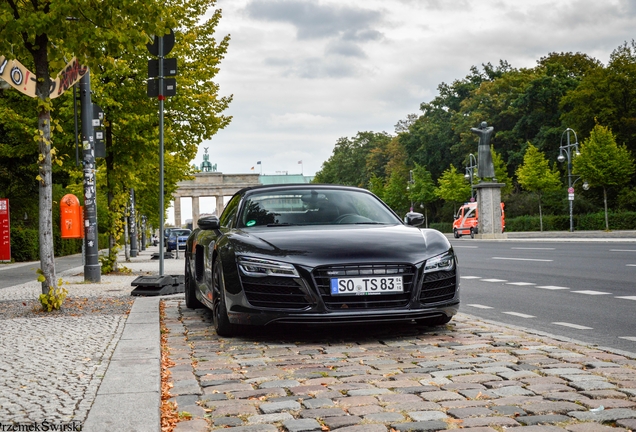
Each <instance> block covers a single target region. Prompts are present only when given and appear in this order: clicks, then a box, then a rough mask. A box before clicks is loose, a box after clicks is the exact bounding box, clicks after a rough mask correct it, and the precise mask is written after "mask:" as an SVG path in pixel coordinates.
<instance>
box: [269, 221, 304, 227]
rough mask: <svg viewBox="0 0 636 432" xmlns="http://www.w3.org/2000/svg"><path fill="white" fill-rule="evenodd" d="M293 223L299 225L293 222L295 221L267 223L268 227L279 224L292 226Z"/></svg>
mask: <svg viewBox="0 0 636 432" xmlns="http://www.w3.org/2000/svg"><path fill="white" fill-rule="evenodd" d="M292 225H297V224H293V223H289V222H280V223H270V224H267V226H268V227H277V226H292Z"/></svg>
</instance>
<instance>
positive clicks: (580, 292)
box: [572, 290, 611, 295]
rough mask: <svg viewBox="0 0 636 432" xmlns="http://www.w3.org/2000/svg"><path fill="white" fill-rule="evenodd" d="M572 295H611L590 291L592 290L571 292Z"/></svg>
mask: <svg viewBox="0 0 636 432" xmlns="http://www.w3.org/2000/svg"><path fill="white" fill-rule="evenodd" d="M572 292H573V293H577V294H587V295H606V294H611V293H608V292H603V291H592V290H583V291H572Z"/></svg>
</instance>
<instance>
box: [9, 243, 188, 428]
mask: <svg viewBox="0 0 636 432" xmlns="http://www.w3.org/2000/svg"><path fill="white" fill-rule="evenodd" d="M154 250H156V249H153V250H147V251H145V252H143V253H140V254H139V256H138V257H137V258H133V259H132V262H130V263H126V262H124V258H123V256H121V257H120V263H121V264H122V265H123V266H124V267H128V268H129V269H130V270H131V271H132V273H131V274H126V275H122V274H119V275H102V276H101V282H100V283H86V282H85V281H84V276H83V273H82V271H83V267H79V268H76V269H73V270H68V271H66V272H62V273H60V274H58V277H61V278H62V280H63V281H64V284H63V287H64V288H66V289H67V290H68V292H69V294H68V298H67V302H68V299H71V298H75V299H80V298H95V297H99V298H101V299H107V298H116V299H126V300H131V299H132V298H131V296H130V292H131V291H132V289H133V287H132V286H131V285H130V283H131V282H132V281H133V280H134V279H135V278H136V277H137V276H138V275H142V274H157V273H158V272H157V270H158V266H159V264H158V261H151V260H150V255H151V254H152V252H154ZM178 270H180V273H182V272H183V260H180V261H179V262H177V260H170V261H168V260H167V264H166V271H171V272H173V273H175V274H176V273H179V271H178ZM169 274H171V273H169ZM40 293H41V284H40V283H38V282H37V281H35V274H34V281H33V282H29V283H25V284H21V285H16V286H13V287H8V288H4V289H0V302H3V304H4V305H5V306H7V305H8V306H7V307H11V308H16V307H17V308H22V309H28V308H31V307H32V304H33V302H34V301H35V302H37V300H36V299H37V298H38V296H39V294H40ZM89 304H90V302H89ZM113 304H117V306H116V307H113V310H110V311H109V310H106V311H104V310H100V311H92V312H91V313H86V314H83V315H81V316H73V315H74V314H73V313H72V312H71V313H69V312H68V311H66V312H64V306H63V308H62V309H63V310H62V311H56V313H52V314H45V313H38V314H35V316H34V314H32V313H31V314H27V315H29V317H28V318H11V315H10V314H8V313H7V314H6V315H9V317H7V316H0V427H7V426H8V425H9V424H11V423H16V424H22V425H25V424H26V425H33V424H34V423H38V424H40V425H41V422H43V421H47V422H48V423H49V424H50V425H53V426H52V427H55V426H60V425H62V424H67V423H71V422H72V423H74V424H76V425H77V424H82V423H83V422H84V421H85V420H86V418H87V416H88V413H89V410H90V408H91V406H92V404H93V402H94V400H95V397H96V394H97V392H98V389H99V386H100V384H101V383H102V379H103V377H104V374H105V372H106V370H107V369H108V366H109V362H110V359H111V356H112V354H113V352H114V350H115V347H116V345H117V344H118V342H119V340H120V337H121V335H122V331H123V329H124V326H125V323H126V316H127V315H126V313H125V309H129V306H128V307H124V306H122V305H121V304H122V302H113ZM5 309H6V308H5ZM106 309H107V308H106ZM5 312H6V311H5ZM27 312H28V311H27ZM57 312H60V313H57ZM114 415H117V414H116V413H114ZM2 430H5V429H2Z"/></svg>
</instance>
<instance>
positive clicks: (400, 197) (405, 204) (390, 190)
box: [384, 171, 410, 216]
mask: <svg viewBox="0 0 636 432" xmlns="http://www.w3.org/2000/svg"><path fill="white" fill-rule="evenodd" d="M407 186H408V178H407V177H406V176H405V175H403V174H402V173H400V172H399V171H394V172H393V173H392V174H391V177H389V180H388V182H387V184H386V185H385V187H384V202H386V203H387V204H388V205H389V207H391V208H392V209H393V210H395V212H396V213H397V214H398V215H400V216H402V215H404V214H406V212H408V210H409V204H410V202H409V198H408V195H407V191H406V187H407Z"/></svg>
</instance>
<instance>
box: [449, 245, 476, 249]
mask: <svg viewBox="0 0 636 432" xmlns="http://www.w3.org/2000/svg"><path fill="white" fill-rule="evenodd" d="M453 247H454V248H464V249H477V248H478V246H458V245H453Z"/></svg>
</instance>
